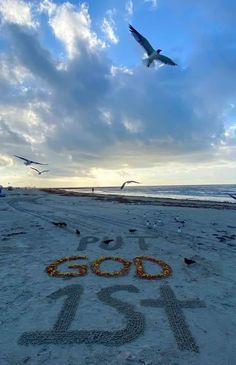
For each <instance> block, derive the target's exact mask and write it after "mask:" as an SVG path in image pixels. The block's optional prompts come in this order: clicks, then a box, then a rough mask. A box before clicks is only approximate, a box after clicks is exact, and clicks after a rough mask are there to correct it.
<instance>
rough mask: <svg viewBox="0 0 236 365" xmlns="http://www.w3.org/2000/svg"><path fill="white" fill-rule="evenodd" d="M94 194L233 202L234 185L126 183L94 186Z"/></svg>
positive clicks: (74, 189) (89, 191) (82, 190)
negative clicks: (122, 184)
mask: <svg viewBox="0 0 236 365" xmlns="http://www.w3.org/2000/svg"><path fill="white" fill-rule="evenodd" d="M66 190H69V191H76V192H80V193H81V192H84V193H91V188H68V189H66ZM94 193H96V194H115V195H126V196H140V197H142V196H143V197H150V198H151V197H152V198H171V199H189V200H210V201H220V202H235V203H236V200H234V199H233V198H231V197H230V196H229V194H233V195H236V185H235V184H233V185H228V184H227V185H158V186H143V185H126V186H125V188H124V189H122V190H121V189H120V187H119V186H118V187H114V186H113V187H94Z"/></svg>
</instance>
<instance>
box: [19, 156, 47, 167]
mask: <svg viewBox="0 0 236 365" xmlns="http://www.w3.org/2000/svg"><path fill="white" fill-rule="evenodd" d="M14 156H15V157H17V158H20V159H21V160H23V161H25V162H24V164H25V165H26V166H28V165H31V164H35V165H48V164H47V163H41V162H36V161H32V160H28V158H24V157H21V156H17V155H14Z"/></svg>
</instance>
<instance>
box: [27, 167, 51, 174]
mask: <svg viewBox="0 0 236 365" xmlns="http://www.w3.org/2000/svg"><path fill="white" fill-rule="evenodd" d="M31 169H32V170H35V171H37V173H38V174H39V175H42V174H44V173H45V172H48V171H49V170H43V171H39V170H38V169H35V168H34V167H31Z"/></svg>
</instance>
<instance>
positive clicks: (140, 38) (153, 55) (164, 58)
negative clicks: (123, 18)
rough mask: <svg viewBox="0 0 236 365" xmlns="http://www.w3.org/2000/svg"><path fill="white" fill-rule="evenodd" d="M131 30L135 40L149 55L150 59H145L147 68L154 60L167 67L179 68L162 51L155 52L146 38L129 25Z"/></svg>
mask: <svg viewBox="0 0 236 365" xmlns="http://www.w3.org/2000/svg"><path fill="white" fill-rule="evenodd" d="M129 30H130V32H131V34H132V35H133V37H134V39H136V41H137V42H138V43H139V44H140V45H141V46H142V47H143V48H144V50H145V51H146V53H147V55H148V57H147V58H145V59H144V63H145V64H146V66H147V67H149V66H150V65H151V64H152V62H153V61H154V60H156V61H159V62H161V63H164V64H166V65H171V66H177V64H176V63H175V62H174V61H172V59H170V58H169V57H167V56H164V55H162V54H160V53H161V51H162V50H161V49H157V50H155V49H154V48H152V46H151V44H150V43H149V42H148V40H147V39H146V38H145V37H143V36H142V34H140V33H139V32H138V31H137V30H136V29H135V28H134V27H132V25H130V24H129Z"/></svg>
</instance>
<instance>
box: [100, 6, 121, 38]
mask: <svg viewBox="0 0 236 365" xmlns="http://www.w3.org/2000/svg"><path fill="white" fill-rule="evenodd" d="M114 15H115V10H108V11H107V16H106V17H104V18H103V22H102V31H103V33H105V35H106V38H107V39H108V40H109V41H110V42H111V43H114V44H117V43H118V42H119V37H118V36H117V35H116V33H115V30H116V25H115V21H114V18H113V17H114Z"/></svg>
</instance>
